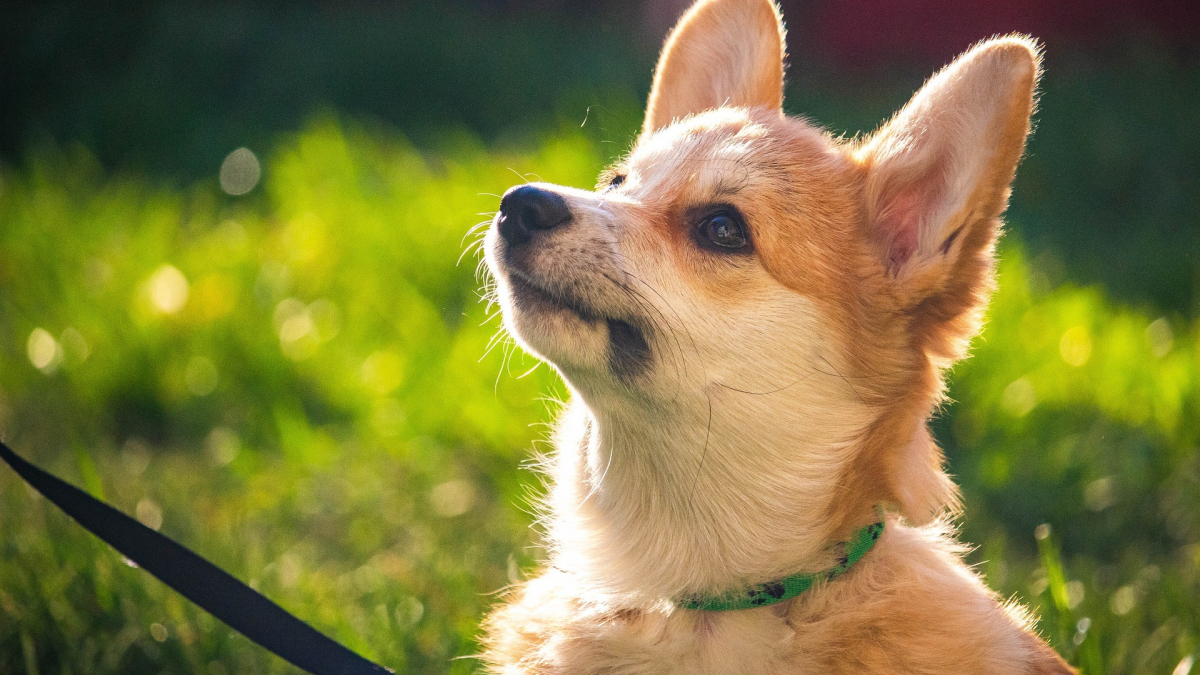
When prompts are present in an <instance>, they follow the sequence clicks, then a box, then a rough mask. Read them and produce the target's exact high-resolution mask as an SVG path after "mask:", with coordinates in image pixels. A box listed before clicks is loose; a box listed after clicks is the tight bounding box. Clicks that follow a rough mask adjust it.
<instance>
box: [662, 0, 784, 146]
mask: <svg viewBox="0 0 1200 675" xmlns="http://www.w3.org/2000/svg"><path fill="white" fill-rule="evenodd" d="M784 45H785V42H784V30H783V20H782V18H780V16H779V10H778V8H777V7H776V6H775V3H774V2H772V1H771V0H699V2H697V3H696V4H695V5H693V6H692V8H691V9H689V10H688V11H687V13H686V14H684V15H683V18H681V19H680V20H679V23H678V24H677V25H676V26H675V29H674V30H672V31H671V35H670V37H668V38H667V43H666V45H665V46H664V47H663V51H662V55H661V56H660V57H659V59H658V68H657V70H655V73H654V86H653V88H652V89H651V90H650V103H649V105H648V106H647V108H646V120H645V122H644V123H643V125H642V131H643V132H647V133H648V132H651V131H657V130H658V129H661V128H663V127H665V126H667V125H669V124H670V123H671V122H672V120H676V119H679V118H681V117H686V116H688V115H690V114H692V113H698V112H702V111H704V110H710V109H712V108H720V107H721V106H726V105H728V106H743V107H747V108H749V107H756V106H762V107H766V108H769V109H772V110H778V111H780V114H782V112H783V52H784V48H785V47H784Z"/></svg>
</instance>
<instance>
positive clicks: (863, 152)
mask: <svg viewBox="0 0 1200 675" xmlns="http://www.w3.org/2000/svg"><path fill="white" fill-rule="evenodd" d="M1040 64H1041V55H1040V51H1039V48H1038V46H1037V44H1036V43H1035V42H1034V41H1033V40H1032V39H1030V38H1026V37H1011V36H1010V37H1004V38H997V39H992V40H989V41H986V42H983V43H981V44H979V45H977V46H976V47H975V48H973V49H971V50H970V51H968V52H966V53H965V54H963V55H962V56H960V57H959V58H958V59H956V60H955V61H954V63H952V64H950V65H949V66H947V67H946V68H944V69H942V70H941V71H940V72H939V73H937V74H936V75H934V76H933V77H932V78H931V79H930V80H929V81H928V82H927V83H926V84H925V86H924V87H922V88H921V90H920V91H919V92H917V94H916V95H915V96H914V97H913V99H912V100H911V101H910V102H909V103H908V105H907V106H905V107H904V108H903V109H902V110H901V111H900V112H899V113H897V114H896V116H895V117H893V118H892V119H891V120H890V121H889V122H887V123H886V124H885V125H884V126H883V127H882V128H881V129H880V130H879V131H878V132H876V133H875V134H873V135H872V136H870V137H869V138H868V139H866V141H864V142H863V143H862V145H861V146H859V147H858V149H857V150H856V157H857V159H858V160H859V161H860V162H861V163H862V164H863V165H864V168H865V170H866V177H867V178H866V185H865V191H864V194H865V198H866V216H867V222H868V227H869V228H870V229H871V234H872V237H873V240H874V244H875V245H876V247H877V249H878V251H879V254H880V255H881V256H882V262H883V264H884V265H885V266H886V268H887V271H888V274H889V275H890V276H891V277H892V279H891V281H892V283H894V284H895V288H896V291H897V297H898V298H899V301H900V303H901V305H902V306H901V307H900V308H899V309H901V310H902V311H904V312H906V313H908V314H910V315H911V316H912V320H913V324H912V325H914V326H915V328H916V329H917V330H921V331H922V332H923V333H924V334H922V335H918V336H917V337H918V339H919V341H920V342H923V343H924V344H925V345H926V346H927V347H928V348H930V349H931V351H932V352H935V353H938V352H940V354H939V355H940V356H943V357H946V358H957V357H958V356H960V355H961V352H962V350H963V349H965V346H966V341H967V340H969V339H970V338H971V337H973V336H974V334H975V332H976V331H977V330H978V324H979V315H980V313H981V312H982V308H983V305H984V304H985V302H986V300H987V297H988V295H989V294H990V292H991V288H992V284H993V281H992V268H993V248H994V245H995V241H996V238H997V236H998V235H999V229H1000V221H999V217H1000V215H1001V214H1002V213H1003V211H1004V209H1005V207H1006V205H1007V202H1008V194H1009V185H1010V183H1011V182H1012V179H1013V175H1014V173H1015V171H1016V167H1017V162H1018V161H1020V159H1021V155H1022V154H1023V152H1024V149H1025V137H1026V136H1027V135H1028V133H1029V128H1030V115H1031V114H1032V112H1033V107H1034V90H1035V87H1036V85H1037V79H1038V76H1039V74H1040V70H1041V65H1040Z"/></svg>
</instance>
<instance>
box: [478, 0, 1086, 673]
mask: <svg viewBox="0 0 1200 675" xmlns="http://www.w3.org/2000/svg"><path fill="white" fill-rule="evenodd" d="M784 44H785V43H784V33H783V24H782V22H781V19H780V16H779V13H778V10H777V8H776V7H775V5H774V4H773V3H772V2H770V0H701V1H700V2H698V3H697V4H696V5H695V6H694V7H692V9H691V10H690V11H688V13H687V14H686V15H685V16H684V17H683V19H682V20H681V21H680V23H679V25H678V26H677V27H676V29H675V30H674V32H673V33H672V34H671V37H670V38H669V39H668V41H667V43H666V46H665V48H664V49H663V53H662V56H661V59H660V61H659V64H658V69H657V72H656V74H655V77H654V87H653V91H652V92H651V95H650V103H649V106H648V109H647V112H646V118H645V123H644V127H643V129H642V134H641V136H640V138H639V139H638V141H637V143H636V145H635V146H634V148H633V150H632V152H631V153H630V154H629V156H628V157H627V158H626V159H625V160H623V161H621V162H620V163H619V164H617V165H616V166H614V167H613V168H611V169H609V170H608V171H606V172H605V173H604V174H603V176H602V177H601V180H600V184H599V186H598V187H597V189H596V190H595V191H594V192H588V191H584V190H577V189H572V188H566V187H560V186H556V185H548V184H531V185H524V186H520V187H517V188H514V189H512V190H510V191H509V192H508V193H506V194H505V196H504V198H503V200H502V202H501V210H500V212H499V213H498V215H497V216H496V219H495V221H494V223H493V226H492V228H491V229H490V231H489V232H488V234H487V239H486V252H487V253H486V256H487V264H488V266H489V267H490V269H491V271H492V274H493V275H494V277H495V282H496V289H495V290H496V298H497V300H498V301H499V303H500V305H501V307H502V310H503V315H504V323H505V326H506V328H507V330H508V331H509V332H510V333H511V334H512V335H513V336H514V337H515V338H516V339H517V341H518V342H519V343H520V344H521V345H522V346H523V347H525V348H526V349H527V350H529V351H531V352H533V353H534V354H537V355H538V356H540V357H541V358H543V359H544V360H546V361H548V362H549V363H551V364H553V365H554V366H555V367H556V368H557V369H558V371H559V372H560V373H561V374H562V376H563V378H564V379H565V380H566V382H567V384H568V386H569V387H570V390H571V403H570V404H569V406H568V408H567V409H566V411H565V412H564V414H563V416H562V419H561V420H560V423H559V425H558V429H557V433H556V436H555V439H554V450H553V453H552V454H551V455H550V456H549V457H548V458H547V459H546V461H547V465H548V470H549V474H550V477H551V479H552V485H551V489H550V496H549V498H548V504H547V509H546V515H545V519H544V521H545V526H546V530H547V532H546V536H547V539H548V543H549V550H550V559H549V560H548V561H547V565H546V568H545V571H544V572H542V573H541V574H540V575H539V576H537V577H536V578H534V579H532V580H530V581H528V582H527V583H525V584H523V585H522V586H521V587H519V588H517V589H516V590H514V592H513V593H512V594H511V597H510V598H509V601H508V602H507V604H505V605H504V606H502V607H500V608H499V609H498V610H496V611H495V612H494V613H493V614H492V615H491V616H490V617H489V618H488V620H487V622H486V625H485V630H486V633H487V635H486V638H485V644H486V647H487V650H486V654H485V660H486V662H487V663H488V665H489V668H490V670H491V672H494V673H506V674H514V675H515V674H517V673H547V674H548V673H556V674H557V673H562V674H575V673H604V674H611V675H624V674H630V675H632V674H639V675H641V674H647V675H648V674H651V673H654V674H658V673H712V674H718V673H719V674H729V673H756V674H765V673H876V674H886V673H928V674H932V673H956V674H957V673H1014V674H1015V673H1071V672H1073V671H1072V670H1071V669H1070V668H1069V667H1068V666H1067V665H1066V664H1065V663H1064V662H1063V661H1062V659H1061V658H1060V657H1059V656H1058V655H1056V654H1055V653H1054V652H1053V651H1052V650H1051V649H1050V648H1049V647H1048V646H1047V645H1046V644H1045V643H1043V642H1042V641H1041V640H1040V639H1039V638H1038V637H1036V636H1035V634H1034V633H1033V631H1032V622H1031V620H1030V618H1029V617H1028V616H1027V615H1026V614H1025V613H1024V611H1023V610H1022V609H1021V608H1020V607H1018V606H1015V605H1013V604H1011V603H1009V604H1005V603H1003V602H1001V601H1000V600H999V599H998V598H997V596H996V594H995V593H993V592H992V591H990V590H989V589H988V588H986V587H985V586H984V584H983V583H982V582H981V580H980V579H979V577H978V576H977V575H976V574H975V573H974V572H973V571H972V570H971V569H969V568H968V567H967V566H966V565H964V563H963V562H962V560H961V553H962V548H961V547H960V546H959V545H958V544H957V543H956V542H955V541H954V538H953V535H952V533H951V532H950V528H949V526H948V525H947V521H946V518H947V515H948V514H951V513H953V512H954V511H955V509H956V508H957V493H956V488H955V486H954V485H953V483H952V482H951V481H950V479H949V477H948V476H947V475H946V473H945V471H944V469H943V456H942V453H941V451H940V449H939V448H938V447H937V446H936V445H935V444H934V442H933V441H932V439H931V438H930V434H929V431H928V429H927V420H928V418H929V416H930V414H931V413H932V412H933V410H934V408H935V407H936V406H937V405H938V404H939V403H940V402H941V399H942V396H943V390H944V383H943V371H944V370H945V369H946V368H947V367H948V366H950V365H951V364H952V363H954V362H955V361H956V360H957V359H959V358H961V357H963V356H964V354H965V352H966V349H967V346H968V342H969V341H970V339H971V338H972V337H973V336H974V335H975V333H976V331H977V330H978V328H979V325H980V318H981V313H982V311H983V309H984V306H985V304H986V302H987V299H988V296H989V293H990V291H991V290H992V285H993V249H994V244H995V241H996V238H997V236H998V234H999V230H1000V227H1001V222H1000V216H1001V214H1002V213H1003V211H1004V209H1005V205H1006V202H1007V198H1008V194H1009V184H1010V183H1011V181H1012V178H1013V174H1014V171H1015V170H1016V166H1017V163H1018V161H1019V160H1020V158H1021V155H1022V153H1023V151H1024V147H1025V137H1026V135H1027V134H1028V132H1029V129H1030V114H1031V113H1032V110H1033V107H1034V90H1035V86H1036V84H1037V80H1038V75H1039V68H1040V65H1039V63H1040V56H1039V49H1038V46H1037V44H1036V43H1035V42H1034V41H1033V40H1031V39H1029V38H1026V37H1019V36H1014V37H1004V38H999V39H993V40H989V41H986V42H983V43H981V44H979V45H977V46H976V47H975V48H973V49H971V50H970V51H968V52H967V53H965V54H963V55H962V56H961V57H959V58H958V59H957V60H956V61H954V63H952V64H951V65H950V66H948V67H947V68H945V69H944V70H942V71H941V72H939V73H938V74H936V75H935V76H934V77H933V78H931V79H930V80H929V82H928V83H927V84H926V85H925V86H924V87H923V88H922V89H921V90H920V92H918V93H917V94H916V96H914V97H913V99H912V101H911V102H910V103H909V104H908V105H907V106H906V107H905V108H904V109H903V110H901V111H900V112H899V113H898V114H897V115H896V116H895V117H893V118H892V119H891V120H890V121H888V122H887V123H886V124H884V125H883V126H882V128H880V129H879V130H878V131H877V132H875V133H874V134H872V135H870V136H868V137H866V138H861V139H851V140H845V139H839V138H834V137H832V136H830V135H829V134H828V133H826V132H824V131H822V130H821V129H819V128H815V127H813V126H812V125H810V124H808V123H806V122H805V121H803V120H800V119H795V118H790V117H787V116H785V115H784V113H783V110H782V103H783V71H784V65H783V58H784ZM879 506H882V508H883V509H884V512H885V514H886V515H885V520H886V526H885V529H884V532H883V534H882V536H881V537H879V540H878V542H877V543H876V544H875V546H874V548H873V549H872V550H870V551H869V552H868V553H867V554H866V555H865V556H863V557H862V559H861V560H860V561H859V562H857V564H855V565H853V567H851V568H850V569H849V570H848V571H847V572H846V573H845V574H844V575H842V576H840V577H838V578H836V579H832V580H829V581H828V582H825V583H818V584H817V585H816V586H815V587H814V588H812V589H810V590H808V591H806V592H804V593H802V594H800V595H797V596H796V597H794V598H791V599H788V600H786V601H783V602H778V603H774V604H771V605H769V606H762V607H754V608H750V609H737V610H728V611H710V610H704V609H698V610H697V609H687V608H685V607H684V606H681V603H680V601H679V599H680V598H696V597H706V596H720V595H722V594H728V593H736V592H737V591H738V589H744V588H748V587H753V586H755V585H757V584H765V583H769V582H772V581H773V580H779V579H782V578H784V577H788V576H789V575H794V574H797V573H799V572H814V571H818V570H822V569H825V568H829V567H830V566H832V565H835V564H836V563H837V558H838V557H839V553H838V547H837V546H835V545H834V544H835V543H836V542H839V541H844V540H846V539H847V538H849V537H850V536H851V534H852V533H854V532H856V531H858V530H859V529H860V528H862V527H863V526H865V525H868V524H870V523H872V522H875V521H876V520H877V519H878V518H879V516H878V515H877V507H879ZM843 562H845V560H844V557H843Z"/></svg>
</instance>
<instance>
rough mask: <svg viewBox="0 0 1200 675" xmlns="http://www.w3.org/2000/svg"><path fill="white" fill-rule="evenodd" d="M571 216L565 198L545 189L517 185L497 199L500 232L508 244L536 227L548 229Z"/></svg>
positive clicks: (517, 242) (526, 236)
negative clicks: (498, 200)
mask: <svg viewBox="0 0 1200 675" xmlns="http://www.w3.org/2000/svg"><path fill="white" fill-rule="evenodd" d="M570 219H571V209H570V207H568V206H567V202H566V200H565V199H563V198H562V197H560V196H559V195H557V194H554V193H553V192H551V191H549V190H543V189H542V188H539V187H535V186H533V185H521V186H519V187H515V188H512V189H511V190H509V191H508V192H505V193H504V197H503V198H502V199H501V200H500V215H499V219H498V224H499V227H500V235H501V236H503V237H504V239H505V241H507V242H508V243H509V244H510V245H513V246H517V245H520V244H524V243H525V242H527V241H529V240H530V239H531V238H532V237H533V233H534V232H537V231H539V230H552V229H554V228H556V227H558V226H559V225H562V224H563V223H565V222H567V221H568V220H570Z"/></svg>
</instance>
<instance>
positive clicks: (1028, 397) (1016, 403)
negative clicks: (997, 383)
mask: <svg viewBox="0 0 1200 675" xmlns="http://www.w3.org/2000/svg"><path fill="white" fill-rule="evenodd" d="M1000 404H1001V405H1003V406H1004V409H1005V410H1007V411H1008V412H1010V413H1012V415H1013V416H1014V417H1024V416H1026V415H1028V414H1029V411H1030V410H1033V409H1034V407H1036V406H1037V391H1035V390H1034V388H1033V384H1032V383H1031V382H1030V381H1029V379H1028V378H1024V377H1022V378H1020V379H1018V380H1016V381H1014V382H1013V383H1012V384H1010V385H1008V386H1007V387H1005V388H1004V393H1003V394H1002V395H1001V397H1000Z"/></svg>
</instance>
